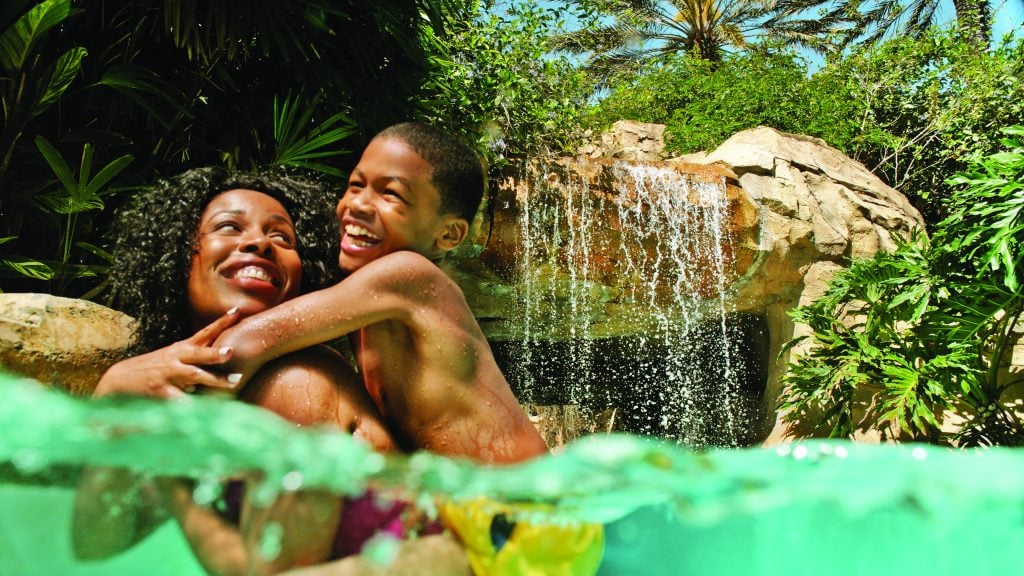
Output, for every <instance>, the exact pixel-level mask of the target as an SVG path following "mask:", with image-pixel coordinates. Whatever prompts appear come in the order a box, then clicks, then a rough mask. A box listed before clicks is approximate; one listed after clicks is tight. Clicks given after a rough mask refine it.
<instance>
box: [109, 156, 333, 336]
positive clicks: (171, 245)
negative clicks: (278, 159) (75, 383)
mask: <svg viewBox="0 0 1024 576" xmlns="http://www.w3.org/2000/svg"><path fill="white" fill-rule="evenodd" d="M231 190H248V191H256V192H259V193H261V194H262V195H264V196H267V197H269V198H268V199H272V200H274V201H276V202H277V203H279V205H280V207H281V208H283V212H284V216H285V217H286V218H287V219H288V221H289V222H291V223H292V224H293V225H294V229H293V232H292V234H293V236H292V238H293V239H294V242H295V246H294V247H293V248H294V250H295V253H296V255H297V256H298V257H300V260H301V265H302V270H301V291H303V292H308V291H312V290H317V289H320V288H323V287H326V286H328V285H330V284H333V283H334V281H335V280H336V274H337V272H336V264H335V262H336V261H337V249H338V248H337V246H338V244H337V242H338V240H337V239H338V223H337V220H336V218H335V216H334V205H333V198H332V195H331V193H329V192H328V191H327V190H325V188H324V187H323V186H321V185H320V184H319V183H317V182H316V181H313V180H310V179H307V178H300V177H295V176H289V175H286V174H283V173H279V172H277V173H274V172H263V173H249V172H245V173H229V172H227V171H225V170H223V169H220V168H198V169H194V170H189V171H187V172H184V173H183V174H180V175H178V176H175V177H174V178H170V179H167V180H164V181H161V182H159V183H158V184H156V185H155V186H154V187H153V188H152V189H150V190H147V191H146V192H144V193H142V194H140V195H138V196H136V197H135V198H133V199H132V202H131V203H130V204H129V205H128V206H127V207H125V208H124V209H123V210H122V211H121V213H120V215H119V218H118V222H117V224H116V225H115V227H114V228H113V232H112V236H113V239H114V254H115V256H116V258H115V261H114V264H113V266H112V267H111V282H112V284H113V290H112V292H113V300H114V307H115V308H117V309H119V310H121V311H122V312H125V313H126V314H128V315H130V316H132V317H133V318H135V319H136V322H137V334H138V339H137V341H136V342H135V345H134V349H133V353H136V354H138V353H144V352H149V351H151V350H155V349H157V348H160V347H162V346H167V345H168V344H171V343H173V342H177V341H179V340H182V339H184V338H186V337H188V336H190V335H192V334H193V333H194V332H195V331H196V329H197V326H196V325H195V324H194V321H193V319H192V318H191V316H190V303H189V293H188V289H187V281H188V280H189V279H190V278H191V271H192V260H193V255H194V254H197V251H198V249H199V248H200V247H201V246H200V241H201V240H202V239H203V238H204V237H205V235H206V231H204V230H200V229H199V224H200V222H201V221H203V219H204V217H209V216H211V215H212V214H211V213H209V211H210V204H211V202H212V201H213V200H214V199H216V198H217V197H218V196H221V195H222V193H224V192H226V191H231ZM223 200H225V201H226V200H227V199H226V198H225V199H223ZM296 293H297V292H294V293H292V294H290V295H292V296H294V295H295V294H296ZM228 308H230V306H228V307H225V310H227V309H228ZM243 312H244V310H243ZM221 313H223V311H222V312H221ZM219 315H220V314H217V316H219ZM207 321H209V320H207Z"/></svg>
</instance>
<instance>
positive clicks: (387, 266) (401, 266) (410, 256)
mask: <svg viewBox="0 0 1024 576" xmlns="http://www.w3.org/2000/svg"><path fill="white" fill-rule="evenodd" d="M364 268H365V269H367V270H373V271H374V272H376V273H378V274H381V273H388V272H391V273H399V274H411V273H419V274H444V272H443V271H442V270H441V268H440V267H439V266H438V265H437V263H436V262H434V261H433V260H431V259H429V258H427V257H426V256H424V255H422V254H420V253H419V252H415V251H412V250H398V251H396V252H392V253H390V254H386V255H384V256H381V257H380V258H377V259H376V260H374V261H373V262H370V263H369V264H367V265H366V266H365V267H364Z"/></svg>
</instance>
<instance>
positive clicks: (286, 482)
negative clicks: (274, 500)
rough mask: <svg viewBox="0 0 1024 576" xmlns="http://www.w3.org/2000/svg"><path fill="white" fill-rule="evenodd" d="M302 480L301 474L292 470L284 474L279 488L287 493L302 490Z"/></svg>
mask: <svg viewBox="0 0 1024 576" xmlns="http://www.w3.org/2000/svg"><path fill="white" fill-rule="evenodd" d="M302 480H303V478H302V472H299V471H298V470H292V471H291V472H289V473H287V474H285V475H284V478H282V479H281V487H282V488H284V489H285V490H287V491H288V492H295V491H296V490H298V489H299V488H302Z"/></svg>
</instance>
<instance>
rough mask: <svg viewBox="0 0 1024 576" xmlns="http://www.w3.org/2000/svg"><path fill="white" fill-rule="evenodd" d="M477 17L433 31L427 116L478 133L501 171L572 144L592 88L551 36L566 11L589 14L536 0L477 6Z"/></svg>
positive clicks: (423, 97)
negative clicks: (441, 31)
mask: <svg viewBox="0 0 1024 576" xmlns="http://www.w3.org/2000/svg"><path fill="white" fill-rule="evenodd" d="M471 11H472V12H473V13H474V14H476V16H475V17H473V18H471V19H465V20H461V21H453V22H451V23H450V25H449V26H448V27H447V28H446V33H447V35H446V36H445V38H443V39H442V38H439V37H437V36H436V35H434V34H430V35H428V36H427V37H428V39H429V41H430V42H431V44H430V47H431V49H430V54H431V57H430V58H431V60H430V61H431V64H432V70H431V74H430V77H429V78H428V79H427V82H426V83H425V86H424V90H423V92H422V94H421V97H420V98H421V101H420V104H421V109H422V113H423V115H424V118H425V119H427V120H429V121H431V122H434V123H437V124H438V125H441V126H445V127H446V128H447V129H449V130H453V131H455V132H458V133H463V134H469V135H476V136H477V138H478V139H479V142H480V145H481V148H482V149H483V150H484V152H485V155H486V156H487V158H488V160H489V161H490V162H491V164H492V166H494V167H495V168H496V169H497V168H501V167H502V166H503V165H504V164H506V163H507V162H508V161H509V160H511V159H522V158H524V157H532V156H536V155H538V154H544V153H548V152H552V151H562V150H565V149H570V148H572V147H573V146H574V145H575V144H576V143H577V142H578V138H579V136H580V132H581V130H580V128H579V127H580V124H581V122H580V118H581V117H582V115H583V114H584V112H585V109H586V105H587V98H588V96H589V95H590V93H591V91H592V90H591V87H590V84H589V83H588V81H587V79H586V76H585V74H584V73H583V72H582V71H581V70H579V69H577V68H576V67H575V66H574V65H573V62H572V61H570V60H569V59H568V58H566V57H562V56H557V55H553V54H550V51H551V45H550V40H549V39H550V38H551V37H553V36H555V35H556V34H557V33H558V31H559V30H562V29H563V28H564V27H565V26H566V18H567V16H574V17H575V18H576V19H577V20H575V21H579V20H578V19H580V18H583V19H585V18H586V17H587V15H586V14H585V13H583V12H580V13H577V14H571V13H567V12H566V11H564V10H561V9H556V8H552V7H544V6H541V5H539V4H535V3H530V2H515V3H501V4H500V5H499V4H493V3H485V2H482V1H477V2H476V3H474V4H473V5H472V7H471Z"/></svg>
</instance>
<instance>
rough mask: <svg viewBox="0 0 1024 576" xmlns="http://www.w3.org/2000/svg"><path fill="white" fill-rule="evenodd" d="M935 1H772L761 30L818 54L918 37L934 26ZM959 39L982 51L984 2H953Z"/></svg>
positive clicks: (986, 33)
mask: <svg viewBox="0 0 1024 576" xmlns="http://www.w3.org/2000/svg"><path fill="white" fill-rule="evenodd" d="M939 2H940V0H879V1H878V2H870V3H866V2H863V1H862V0H777V5H776V7H775V8H774V9H773V10H772V13H773V15H772V17H771V18H770V19H769V20H768V21H766V22H765V27H766V28H767V29H770V30H772V33H773V34H774V35H776V36H778V37H780V38H783V39H784V40H786V41H788V42H789V43H793V44H799V45H803V46H807V47H810V48H813V49H816V50H819V51H823V52H825V51H837V50H842V49H843V48H845V47H847V46H849V45H851V44H854V43H858V44H859V43H863V44H872V43H875V42H877V41H879V40H880V39H882V38H884V37H886V36H891V35H894V34H899V35H905V36H914V37H916V36H920V35H921V34H922V33H924V31H925V30H927V29H928V28H929V27H930V26H932V25H933V24H935V23H936V15H937V12H938V8H939ZM953 7H954V8H955V10H956V21H957V27H958V28H959V30H960V35H961V37H962V38H963V39H964V40H966V41H968V42H970V43H971V44H972V45H974V46H975V47H976V48H977V49H979V50H987V49H988V47H989V39H990V35H991V32H992V7H991V5H990V4H989V2H988V0H953Z"/></svg>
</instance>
